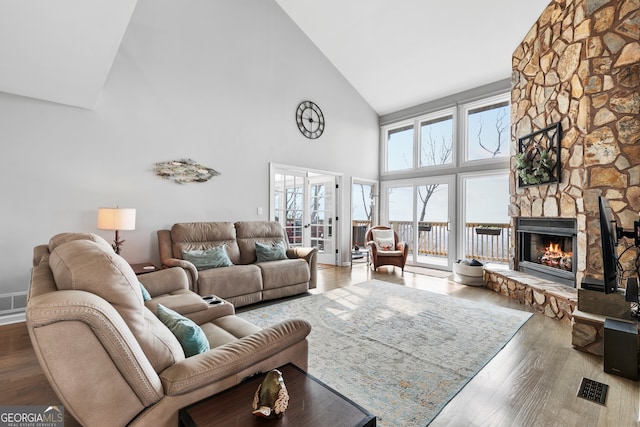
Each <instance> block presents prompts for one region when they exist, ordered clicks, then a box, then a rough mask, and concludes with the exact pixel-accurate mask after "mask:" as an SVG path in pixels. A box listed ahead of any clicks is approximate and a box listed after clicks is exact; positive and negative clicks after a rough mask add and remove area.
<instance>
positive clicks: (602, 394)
mask: <svg viewBox="0 0 640 427" xmlns="http://www.w3.org/2000/svg"><path fill="white" fill-rule="evenodd" d="M608 390H609V386H608V385H606V384H602V383H599V382H598V381H594V380H590V379H588V378H583V379H582V383H580V388H579V389H578V397H581V398H583V399H587V400H591V401H592V402H596V403H599V404H601V405H604V402H605V400H607V391H608Z"/></svg>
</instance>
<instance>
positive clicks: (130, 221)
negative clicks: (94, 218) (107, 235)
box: [98, 208, 136, 255]
mask: <svg viewBox="0 0 640 427" xmlns="http://www.w3.org/2000/svg"><path fill="white" fill-rule="evenodd" d="M135 229H136V210H135V209H131V208H98V230H115V232H116V238H115V240H114V241H113V245H111V246H112V247H113V250H114V251H115V252H116V253H117V254H118V255H120V246H122V244H123V243H124V242H125V241H124V240H120V230H135Z"/></svg>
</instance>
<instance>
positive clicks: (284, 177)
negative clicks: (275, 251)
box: [273, 172, 305, 247]
mask: <svg viewBox="0 0 640 427" xmlns="http://www.w3.org/2000/svg"><path fill="white" fill-rule="evenodd" d="M304 196H305V176H304V175H303V174H295V173H292V172H288V173H275V174H274V193H273V198H274V201H273V203H274V220H275V221H278V222H279V223H280V224H281V225H282V227H283V228H284V230H285V231H286V233H287V236H288V237H289V245H290V246H292V247H295V246H304V240H303V238H304V236H303V226H304V199H305V197H304Z"/></svg>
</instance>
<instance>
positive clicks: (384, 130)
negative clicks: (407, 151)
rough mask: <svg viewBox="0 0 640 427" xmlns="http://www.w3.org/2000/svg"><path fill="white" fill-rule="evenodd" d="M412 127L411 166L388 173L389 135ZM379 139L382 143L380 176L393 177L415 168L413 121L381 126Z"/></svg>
mask: <svg viewBox="0 0 640 427" xmlns="http://www.w3.org/2000/svg"><path fill="white" fill-rule="evenodd" d="M411 127H413V151H412V153H413V159H412V165H411V166H409V167H407V168H405V169H394V170H392V171H389V145H388V142H389V133H391V132H393V131H399V130H402V129H405V128H411ZM380 135H381V136H380V137H381V139H382V141H383V161H382V166H383V167H382V174H383V175H385V174H388V175H394V174H398V173H403V172H409V171H412V170H414V169H415V168H416V129H415V123H414V120H403V121H400V122H395V123H392V124H389V125H386V126H382V127H381V130H380Z"/></svg>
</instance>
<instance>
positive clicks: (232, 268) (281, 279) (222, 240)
mask: <svg viewBox="0 0 640 427" xmlns="http://www.w3.org/2000/svg"><path fill="white" fill-rule="evenodd" d="M256 244H258V245H260V244H262V245H267V246H277V245H281V247H283V248H284V256H283V257H281V259H277V260H269V261H265V262H261V261H260V259H259V258H258V254H257V253H256ZM158 245H159V250H160V261H161V262H162V264H163V266H164V267H182V268H184V269H185V270H186V271H187V272H188V273H189V286H190V289H191V290H192V291H194V292H196V293H198V294H200V295H203V296H205V295H212V294H213V295H217V296H219V297H221V298H224V299H226V300H227V301H229V302H231V303H232V304H233V305H235V306H236V307H241V306H244V305H248V304H253V303H256V302H260V301H263V300H270V299H276V298H282V297H287V296H291V295H296V294H300V293H304V292H307V291H308V290H309V289H313V288H315V287H316V277H317V253H318V250H317V249H316V248H300V247H289V239H288V237H287V234H286V233H285V232H284V230H283V228H282V226H281V225H280V224H279V223H278V222H275V221H244V222H236V223H232V222H192V223H178V224H174V225H173V226H172V227H171V230H159V231H158ZM215 249H222V250H223V251H224V252H225V253H226V254H227V256H228V258H229V261H230V263H227V264H232V265H228V266H223V267H217V268H207V269H200V270H199V269H198V268H196V266H195V265H194V264H193V263H192V262H190V261H187V260H185V257H186V255H187V254H188V253H190V252H193V251H207V250H215Z"/></svg>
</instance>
